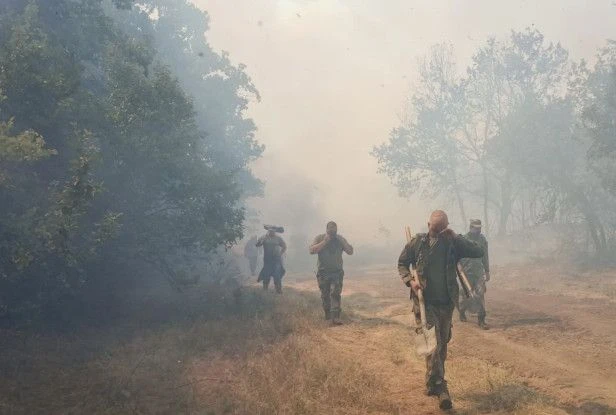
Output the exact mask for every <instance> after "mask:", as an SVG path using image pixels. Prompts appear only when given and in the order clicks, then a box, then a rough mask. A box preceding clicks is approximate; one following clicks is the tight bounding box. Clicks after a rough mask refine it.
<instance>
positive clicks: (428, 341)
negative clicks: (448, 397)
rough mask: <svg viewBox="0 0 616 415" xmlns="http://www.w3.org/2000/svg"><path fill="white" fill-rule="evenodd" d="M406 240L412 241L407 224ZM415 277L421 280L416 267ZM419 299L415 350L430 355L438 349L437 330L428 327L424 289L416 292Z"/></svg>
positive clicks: (423, 354) (421, 354)
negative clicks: (418, 322) (419, 324)
mask: <svg viewBox="0 0 616 415" xmlns="http://www.w3.org/2000/svg"><path fill="white" fill-rule="evenodd" d="M405 232H406V240H407V242H410V241H411V229H410V228H409V227H408V226H407V227H406V228H405ZM411 272H412V273H413V278H414V279H415V280H416V281H419V276H418V275H417V271H416V270H415V269H413V270H411ZM416 294H417V299H418V300H419V314H420V316H421V327H417V328H415V332H414V339H415V351H416V352H417V354H418V355H419V356H428V355H431V354H432V353H434V351H435V350H436V331H435V330H434V327H431V328H428V321H427V319H426V304H425V301H424V297H423V290H422V289H419V290H417V292H416Z"/></svg>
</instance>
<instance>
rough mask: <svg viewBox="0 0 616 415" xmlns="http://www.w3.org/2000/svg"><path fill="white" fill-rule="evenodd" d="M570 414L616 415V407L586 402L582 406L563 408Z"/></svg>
mask: <svg viewBox="0 0 616 415" xmlns="http://www.w3.org/2000/svg"><path fill="white" fill-rule="evenodd" d="M563 409H564V410H565V411H566V412H567V413H568V414H570V415H616V408H614V407H613V406H608V405H605V404H602V403H598V402H591V401H588V402H584V403H582V404H581V405H580V406H567V407H564V408H563Z"/></svg>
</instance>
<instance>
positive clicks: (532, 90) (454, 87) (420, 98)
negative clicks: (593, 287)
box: [373, 29, 616, 257]
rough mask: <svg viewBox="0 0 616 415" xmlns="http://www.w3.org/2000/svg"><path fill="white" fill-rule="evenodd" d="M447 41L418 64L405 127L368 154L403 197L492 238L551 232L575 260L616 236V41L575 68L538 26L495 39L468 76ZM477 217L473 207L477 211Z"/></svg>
mask: <svg viewBox="0 0 616 415" xmlns="http://www.w3.org/2000/svg"><path fill="white" fill-rule="evenodd" d="M453 47H454V46H452V45H448V44H440V45H436V46H433V47H432V49H431V51H430V53H429V54H428V55H427V56H426V57H425V59H424V60H422V61H421V63H420V70H419V74H420V78H419V81H418V85H417V88H416V89H414V90H413V94H412V96H411V97H410V98H409V103H408V110H407V111H406V112H405V115H404V117H403V119H402V121H401V124H400V125H399V126H398V127H396V128H395V129H393V130H392V132H391V134H390V137H389V140H388V142H387V143H385V144H382V145H380V146H378V147H376V148H375V149H374V151H373V154H374V155H375V157H377V159H378V161H379V166H380V171H381V172H382V173H385V174H386V175H388V176H389V177H390V178H391V179H392V181H393V182H394V183H395V184H396V186H397V187H398V189H399V190H400V192H401V193H403V194H414V193H420V194H422V195H423V196H424V197H426V198H439V197H442V198H443V199H445V200H447V201H448V202H449V203H448V204H449V205H450V206H453V207H455V208H456V209H457V211H458V212H459V215H460V216H461V218H462V222H463V223H466V222H467V219H468V214H467V211H468V206H469V205H472V206H479V207H480V208H481V213H482V216H483V218H484V220H485V222H486V228H487V230H486V231H487V232H488V233H492V234H494V235H498V236H504V235H506V234H507V233H511V232H516V231H520V230H524V229H527V228H532V227H536V226H537V225H541V224H551V225H556V226H557V227H559V228H561V229H562V233H561V236H562V238H566V239H570V242H571V244H572V245H573V246H575V247H577V248H578V249H580V252H579V254H582V253H586V252H589V251H592V252H593V253H594V254H596V255H598V256H599V257H601V256H607V257H611V252H613V250H614V248H615V245H614V238H615V237H616V234H615V232H616V228H615V226H616V217H615V216H614V215H615V213H616V204H615V202H616V200H615V199H614V197H615V196H616V188H615V187H614V178H615V177H616V176H615V174H614V170H613V166H614V161H615V160H616V159H615V157H616V140H615V137H616V130H615V129H614V128H615V126H614V114H616V112H615V111H614V110H615V109H616V108H614V96H615V91H616V90H615V89H614V88H616V72H615V68H616V43H614V42H613V41H607V42H606V44H605V46H604V47H603V48H601V49H600V50H598V51H597V54H598V58H597V61H596V63H594V64H593V65H589V64H587V63H586V62H584V61H582V62H575V61H572V60H571V59H570V58H569V55H568V52H567V50H566V49H565V47H563V46H562V45H560V44H558V43H553V42H548V41H546V40H545V38H544V36H543V35H542V34H541V32H539V31H538V30H537V29H526V30H524V31H521V32H517V31H512V32H511V33H510V35H509V36H508V37H507V38H505V39H502V40H497V39H494V38H491V39H488V40H487V41H486V42H485V44H484V45H483V46H482V47H481V48H479V49H478V50H477V51H476V52H475V54H474V55H473V57H472V62H471V64H470V65H469V66H468V67H467V68H465V70H463V71H459V70H458V68H456V62H455V60H454V58H453V54H452V48H453ZM475 210H477V209H475Z"/></svg>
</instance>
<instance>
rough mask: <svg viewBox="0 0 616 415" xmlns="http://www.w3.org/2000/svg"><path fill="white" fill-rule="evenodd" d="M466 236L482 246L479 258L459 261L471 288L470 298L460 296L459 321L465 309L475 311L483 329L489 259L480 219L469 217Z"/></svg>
mask: <svg viewBox="0 0 616 415" xmlns="http://www.w3.org/2000/svg"><path fill="white" fill-rule="evenodd" d="M466 238H467V239H470V240H471V241H475V242H477V244H478V245H479V246H481V248H483V256H482V257H481V259H476V258H465V259H463V260H461V261H460V264H461V265H462V268H463V269H464V272H465V273H466V275H467V276H468V279H469V282H470V284H471V286H472V289H473V294H474V295H473V297H472V298H460V304H459V306H458V311H459V312H460V321H466V311H467V310H469V311H470V312H474V311H477V324H478V325H479V327H480V328H481V329H483V330H488V329H489V327H488V325H487V324H486V301H485V292H486V282H487V281H490V259H489V256H488V240H487V239H486V238H485V236H483V234H482V233H481V220H479V219H471V226H470V230H469V232H468V233H467V234H466Z"/></svg>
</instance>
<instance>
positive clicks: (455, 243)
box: [398, 210, 483, 409]
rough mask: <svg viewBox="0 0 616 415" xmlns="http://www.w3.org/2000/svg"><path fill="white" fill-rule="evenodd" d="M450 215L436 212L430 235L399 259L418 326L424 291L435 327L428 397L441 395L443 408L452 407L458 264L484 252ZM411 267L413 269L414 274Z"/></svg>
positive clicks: (420, 237)
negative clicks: (450, 360) (449, 378)
mask: <svg viewBox="0 0 616 415" xmlns="http://www.w3.org/2000/svg"><path fill="white" fill-rule="evenodd" d="M448 226H449V220H448V218H447V214H446V213H445V212H443V211H442V210H436V211H434V212H432V214H431V215H430V221H429V222H428V233H427V234H417V235H415V236H414V237H412V238H411V240H410V242H409V243H407V244H406V245H405V247H404V249H403V250H402V253H401V254H400V258H399V259H398V272H399V273H400V277H401V278H402V281H403V282H404V283H405V284H406V286H407V287H410V288H411V300H412V301H413V313H414V316H415V322H416V324H417V326H420V325H421V318H420V317H421V313H420V306H419V300H418V296H417V293H418V292H419V291H420V290H421V291H422V292H423V299H424V301H425V312H426V315H425V318H426V320H427V326H428V328H432V327H434V332H435V335H436V350H434V352H432V353H431V354H428V355H427V356H426V394H427V395H429V396H438V398H439V406H440V408H441V409H449V408H451V407H452V402H451V397H450V396H449V390H448V389H447V382H446V381H445V359H446V358H447V343H448V342H449V340H450V339H451V319H452V315H453V310H454V304H455V302H456V301H457V298H458V295H459V294H458V293H459V289H458V283H457V272H456V265H457V262H458V260H460V259H461V258H467V257H470V258H481V257H482V256H483V249H482V248H481V247H480V246H479V245H478V244H477V243H475V242H473V241H470V240H468V239H466V238H464V237H463V236H462V235H457V234H456V233H455V232H454V231H453V230H451V229H449V228H448ZM411 266H412V267H413V270H412V271H411Z"/></svg>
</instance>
